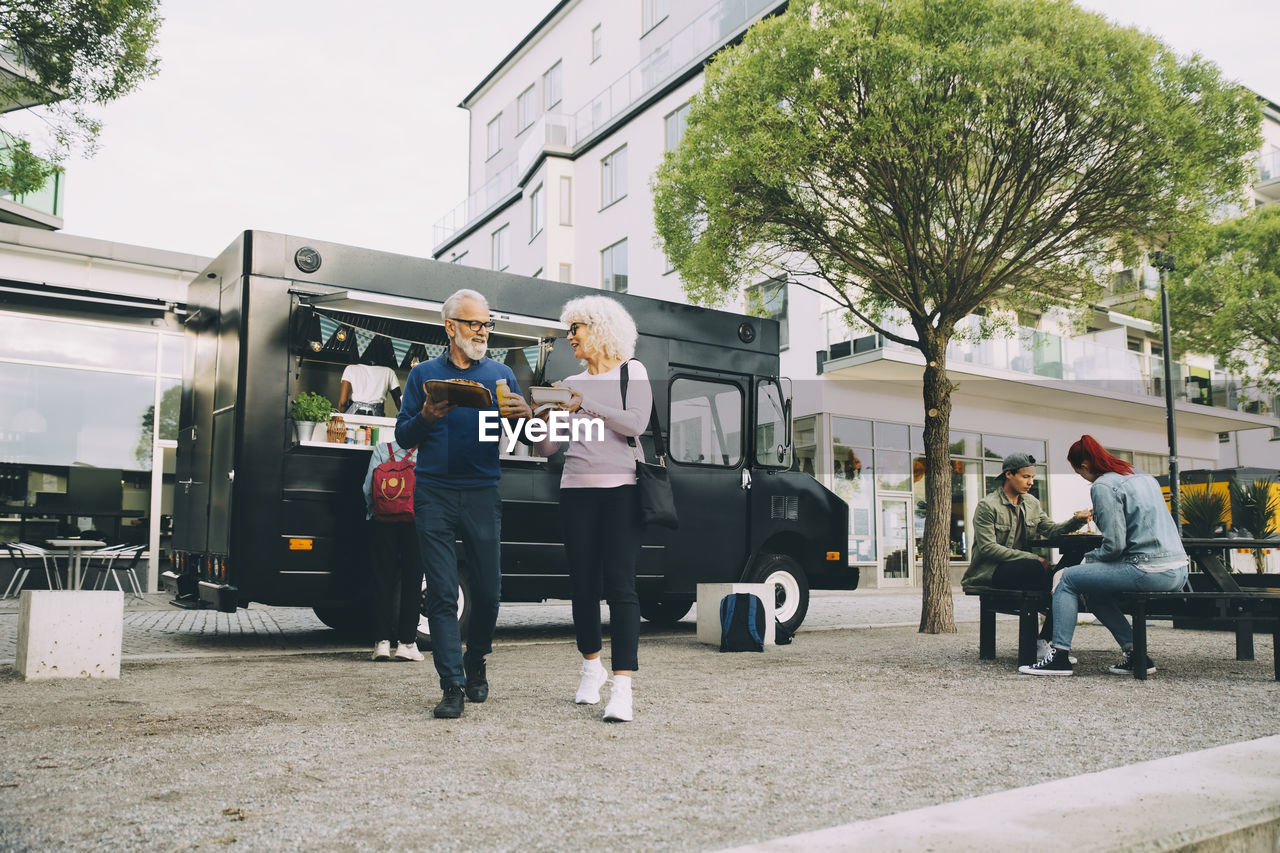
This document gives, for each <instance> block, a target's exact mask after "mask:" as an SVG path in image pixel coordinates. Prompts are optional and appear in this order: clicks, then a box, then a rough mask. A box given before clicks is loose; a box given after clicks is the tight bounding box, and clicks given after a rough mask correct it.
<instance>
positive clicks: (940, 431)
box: [920, 336, 956, 634]
mask: <svg viewBox="0 0 1280 853" xmlns="http://www.w3.org/2000/svg"><path fill="white" fill-rule="evenodd" d="M924 357H925V369H924V413H925V414H924V458H925V474H924V478H925V487H924V496H925V504H926V509H925V520H924V549H923V550H924V553H923V555H922V556H923V561H924V577H923V578H922V581H923V584H924V590H923V594H922V596H921V610H920V632H921V633H922V634H954V633H955V631H956V618H955V606H954V602H953V601H952V599H951V477H952V472H951V390H952V388H953V387H954V386H953V385H952V384H951V380H950V379H948V378H947V340H946V339H945V338H942V337H940V336H939V337H933V338H932V339H929V340H925V341H924Z"/></svg>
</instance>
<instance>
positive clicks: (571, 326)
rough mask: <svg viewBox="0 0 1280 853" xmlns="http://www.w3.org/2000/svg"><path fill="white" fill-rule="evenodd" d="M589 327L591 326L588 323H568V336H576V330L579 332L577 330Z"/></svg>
mask: <svg viewBox="0 0 1280 853" xmlns="http://www.w3.org/2000/svg"><path fill="white" fill-rule="evenodd" d="M590 325H591V324H590V323H570V324H569V334H571V335H576V334H578V330H579V329H582V328H585V327H587V326H590Z"/></svg>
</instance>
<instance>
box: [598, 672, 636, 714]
mask: <svg viewBox="0 0 1280 853" xmlns="http://www.w3.org/2000/svg"><path fill="white" fill-rule="evenodd" d="M631 719H632V713H631V676H629V675H615V676H614V677H613V690H612V691H611V692H610V694H609V704H608V705H605V706H604V721H605V722H606V723H629V722H631Z"/></svg>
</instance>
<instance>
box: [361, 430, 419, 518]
mask: <svg viewBox="0 0 1280 853" xmlns="http://www.w3.org/2000/svg"><path fill="white" fill-rule="evenodd" d="M392 447H393V446H392V445H391V444H390V443H388V444H387V453H389V454H390V455H391V458H390V459H388V460H387V461H386V462H383V463H382V464H380V465H378V466H377V467H376V468H374V469H373V480H372V482H370V483H369V496H370V498H372V500H373V520H374V521H413V465H414V459H413V448H409V449H408V450H406V451H405V452H404V455H403V456H401V457H400V458H399V459H397V458H396V453H395V450H393V449H392Z"/></svg>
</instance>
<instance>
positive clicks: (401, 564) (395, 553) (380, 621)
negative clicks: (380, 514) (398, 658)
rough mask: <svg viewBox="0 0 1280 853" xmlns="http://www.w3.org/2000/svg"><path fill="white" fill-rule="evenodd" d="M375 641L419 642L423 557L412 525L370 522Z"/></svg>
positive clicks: (395, 522) (394, 522) (397, 522)
mask: <svg viewBox="0 0 1280 853" xmlns="http://www.w3.org/2000/svg"><path fill="white" fill-rule="evenodd" d="M369 528H370V530H369V543H370V548H371V550H372V552H373V635H374V639H375V640H393V639H394V640H397V641H399V642H401V643H406V644H407V643H414V642H417V640H418V607H419V603H420V602H421V600H422V555H421V554H420V553H419V550H420V549H419V548H418V531H417V530H416V529H415V528H414V526H413V522H412V521H391V522H386V521H370V522H369Z"/></svg>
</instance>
